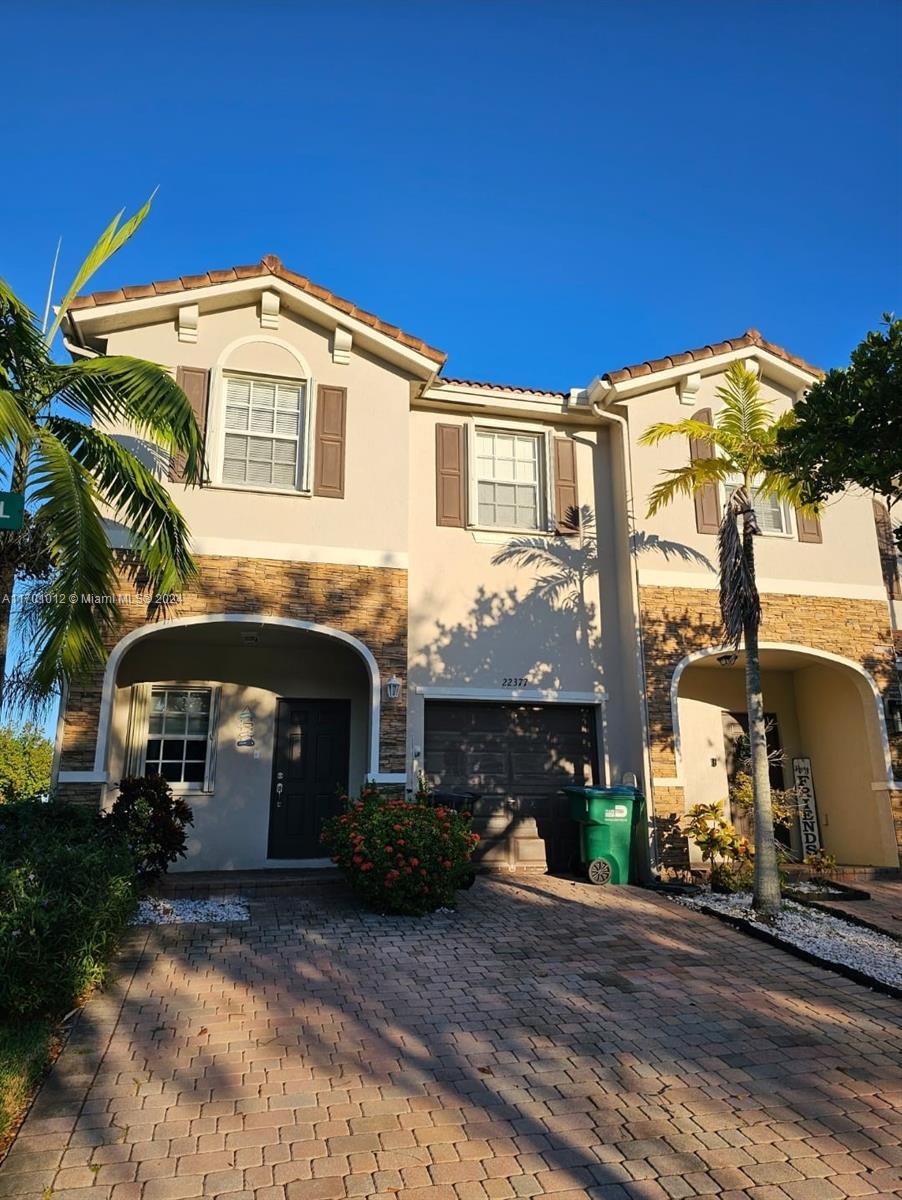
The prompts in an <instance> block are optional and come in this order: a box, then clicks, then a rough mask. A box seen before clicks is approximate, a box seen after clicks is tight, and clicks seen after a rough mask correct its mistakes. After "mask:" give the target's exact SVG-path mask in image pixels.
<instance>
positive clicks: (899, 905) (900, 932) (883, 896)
mask: <svg viewBox="0 0 902 1200" xmlns="http://www.w3.org/2000/svg"><path fill="white" fill-rule="evenodd" d="M858 886H859V887H861V888H862V889H863V890H864V891H866V892H868V893H869V894H870V897H871V898H870V900H824V901H823V903H824V904H826V905H827V906H828V907H829V908H831V909H836V910H838V911H839V912H840V913H841V914H842V913H847V914H848V915H849V916H852V917H860V918H861V919H862V920H863V921H869V922H870V923H871V925H874V926H876V927H877V928H878V929H883V930H885V931H886V932H887V933H889V934H891V935H892V936H893V937H902V883H896V882H890V883H883V882H878V881H871V880H869V881H868V882H867V883H861V884H859V885H858ZM900 953H902V950H900Z"/></svg>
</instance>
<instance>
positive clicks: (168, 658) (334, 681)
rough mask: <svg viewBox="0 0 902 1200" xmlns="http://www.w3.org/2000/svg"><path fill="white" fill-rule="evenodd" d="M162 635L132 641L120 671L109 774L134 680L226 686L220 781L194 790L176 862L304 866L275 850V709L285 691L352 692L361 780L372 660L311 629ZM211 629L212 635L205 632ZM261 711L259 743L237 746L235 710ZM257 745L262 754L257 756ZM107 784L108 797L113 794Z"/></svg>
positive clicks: (317, 695)
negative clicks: (250, 637)
mask: <svg viewBox="0 0 902 1200" xmlns="http://www.w3.org/2000/svg"><path fill="white" fill-rule="evenodd" d="M188 632H191V633H192V634H193V635H194V638H195V641H194V644H193V645H190V644H189V643H188V642H187V641H186V639H185V637H184V636H182V637H179V638H177V639H175V638H173V636H172V634H169V635H167V634H165V633H161V634H155V635H151V636H149V637H148V638H146V639H143V640H142V641H140V642H139V643H137V645H136V646H135V647H134V648H133V649H132V650H130V651H129V652H128V653H127V655H126V656H125V658H124V659H123V661H122V664H121V666H120V669H119V673H118V680H117V683H118V686H117V688H116V692H115V699H114V707H113V714H112V723H111V731H110V751H109V753H110V759H109V762H110V778H111V779H112V780H118V779H119V778H120V777H121V775H122V770H123V762H124V752H125V740H126V734H127V728H128V712H129V703H130V698H131V686H130V685H131V684H133V683H138V682H154V681H157V682H160V681H166V682H169V681H175V680H179V681H185V682H195V683H211V684H214V685H215V684H219V685H221V691H220V713H219V720H218V723H217V727H216V731H215V740H216V765H215V777H214V781H213V790H212V791H211V792H210V793H198V792H190V793H188V794H187V799H188V803H189V804H190V805H191V807H192V809H193V811H194V825H193V826H192V827H191V829H190V831H189V836H188V855H187V858H185V859H181V860H179V862H177V863H175V864H174V865H173V866H172V868H171V870H174V871H202V870H203V871H208V870H234V869H243V870H258V869H262V868H264V867H274V866H292V865H297V863H296V861H295V860H287V859H278V860H274V859H268V858H267V856H266V851H267V837H268V833H269V803H270V788H271V783H272V755H273V745H274V738H275V723H276V708H277V700H278V698H279V697H280V696H284V697H290V698H293V699H349V700H350V701H351V753H350V764H349V782H350V787H351V788H352V789H356V788H357V787H359V785H360V784H361V783H362V782H363V779H364V776H365V773H366V764H367V739H368V735H369V719H370V689H369V680H368V677H367V673H366V668H365V667H364V665H363V662H362V660H359V659H358V657H357V656H356V655H355V653H354V652H353V651H352V650H350V649H348V648H345V647H342V646H340V645H337V644H336V643H334V642H329V644H323V639H317V638H316V637H314V636H313V635H306V636H305V635H303V634H295V635H294V636H293V637H291V636H290V635H289V637H282V636H279V639H278V645H276V646H273V647H265V646H258V647H243V646H242V647H237V648H236V647H234V646H231V647H229V648H228V650H225V649H224V648H223V646H222V645H218V644H216V643H215V641H212V642H205V641H204V640H203V639H204V634H203V633H202V632H200V631H198V630H192V631H187V630H185V631H182V633H183V635H184V634H186V633H188ZM208 636H209V635H208ZM245 707H247V708H250V709H251V710H252V711H253V712H254V714H255V718H256V721H255V730H254V739H255V741H256V743H257V744H256V746H255V747H254V748H253V749H250V748H240V749H239V748H238V746H237V745H236V741H237V739H238V737H239V728H238V714H239V713H240V712H241V710H242V709H243V708H245ZM258 752H259V756H258ZM115 794H116V793H115V788H114V787H110V788H108V789H107V796H106V797H105V803H106V804H107V805H109V804H110V803H112V801H113V799H114V798H115Z"/></svg>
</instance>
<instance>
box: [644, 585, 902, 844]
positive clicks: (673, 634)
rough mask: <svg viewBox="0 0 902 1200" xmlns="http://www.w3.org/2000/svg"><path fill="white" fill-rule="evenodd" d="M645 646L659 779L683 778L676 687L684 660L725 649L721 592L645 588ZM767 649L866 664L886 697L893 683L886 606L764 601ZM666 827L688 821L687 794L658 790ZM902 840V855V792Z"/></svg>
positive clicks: (899, 767)
mask: <svg viewBox="0 0 902 1200" xmlns="http://www.w3.org/2000/svg"><path fill="white" fill-rule="evenodd" d="M639 604H640V608H641V616H642V644H643V650H644V653H645V674H646V695H647V701H648V719H649V742H650V745H649V750H650V755H651V767H652V777H653V778H654V777H657V778H663V779H672V778H673V777H674V776H675V775H676V755H675V751H674V731H673V713H672V709H671V702H670V686H671V681H672V679H673V672H674V670H675V668H676V666H677V664H678V663H679V662H680V660H681V659H683V658H685V657H686V655H687V654H692V653H693V652H695V651H697V650H703V649H707V648H710V647H711V646H717V645H720V644H722V641H723V635H722V631H721V622H720V603H719V596H718V593H717V592H716V591H713V590H705V589H700V588H668V587H640V589H639ZM762 607H763V611H764V620H763V621H762V624H761V633H760V638H761V641H763V642H765V641H766V642H791V643H794V644H796V645H799V646H810V647H811V648H812V649H814V650H825V651H827V652H828V653H830V654H840V655H842V656H843V657H844V658H849V659H852V660H853V661H855V662H858V663H860V664H861V665H862V666H863V667H864V669H865V670H866V671H867V672H868V673H869V674H870V675H871V676H872V677H873V679H874V681H875V682H876V684H877V686H878V687H879V688H880V689H881V691H883V692H886V690H887V689H888V688H889V687H890V685H891V683H892V682H893V675H894V664H893V636H892V633H891V631H890V626H889V615H888V612H887V606H886V604H885V603H882V602H880V601H878V600H847V599H842V598H840V597H835V598H834V597H822V596H788V595H783V594H776V593H770V594H765V595H762ZM890 745H891V750H892V752H893V762H894V764H895V770H896V776H897V778H900V779H902V737H899V736H896V737H891V739H890ZM652 792H653V809H654V814H655V817H656V819H657V821H658V824H659V828H662V829H667V828H670V829H671V831H672V830H674V829H675V828H676V825H677V824H678V823H679V821H680V820H681V818H682V815H683V811H684V796H683V789H682V788H681V787H673V786H664V787H655V786H654V785H652ZM892 802H893V816H894V819H895V825H896V838H897V841H898V843H899V846H900V852H902V793H899V792H896V793H894V794H893V796H892Z"/></svg>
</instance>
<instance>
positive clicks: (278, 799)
mask: <svg viewBox="0 0 902 1200" xmlns="http://www.w3.org/2000/svg"><path fill="white" fill-rule="evenodd" d="M281 807H282V785H281V783H277V784H276V808H281Z"/></svg>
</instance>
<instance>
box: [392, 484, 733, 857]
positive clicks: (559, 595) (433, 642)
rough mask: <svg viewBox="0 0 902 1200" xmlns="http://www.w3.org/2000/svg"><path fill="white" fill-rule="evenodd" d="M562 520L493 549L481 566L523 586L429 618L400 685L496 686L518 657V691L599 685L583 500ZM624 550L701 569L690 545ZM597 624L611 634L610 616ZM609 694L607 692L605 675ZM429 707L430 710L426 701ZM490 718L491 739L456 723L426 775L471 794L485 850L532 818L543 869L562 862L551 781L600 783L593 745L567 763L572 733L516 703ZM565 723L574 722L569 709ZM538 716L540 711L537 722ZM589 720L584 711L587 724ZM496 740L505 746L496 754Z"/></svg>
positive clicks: (644, 544)
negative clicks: (513, 576)
mask: <svg viewBox="0 0 902 1200" xmlns="http://www.w3.org/2000/svg"><path fill="white" fill-rule="evenodd" d="M567 520H568V524H569V525H570V526H571V528H573V530H574V531H575V532H574V533H573V534H571V535H568V536H563V537H562V536H557V537H549V536H547V535H540V534H534V535H526V536H522V537H513V538H511V539H510V541H508V542H507V543H506V544H505V545H503V546H502V547H500V548H499V549H498V550H497V551H496V552H495V554H494V556H493V557H492V559H491V564H492V566H494V567H511V566H512V567H515V568H517V570H518V571H522V572H523V575H524V576H525V577H526V578H528V579H530V582H529V584H528V586H527V588H526V590H525V591H523V592H521V591H520V589H519V588H518V587H517V586H516V585H515V586H511V587H508V588H507V589H505V590H503V591H500V590H496V591H493V590H491V589H489V588H488V587H486V586H484V585H481V586H479V587H478V589H477V590H476V593H475V596H474V598H473V601H472V603H471V604H470V607H469V610H468V611H467V613H466V616H465V617H464V618H463V619H462V620H459V621H458V622H456V623H454V624H449V623H445V622H442V621H441V620H440V619H436V620H435V623H434V626H433V629H434V632H433V634H432V637H431V639H430V641H429V642H428V643H427V644H424V646H423V650H422V652H421V660H420V663H419V664H418V665H417V667H416V668H413V669H412V671H411V676H412V678H411V684H415V683H416V682H417V681H418V680H417V676H419V679H421V680H422V681H423V682H433V681H436V680H442V681H443V682H454V683H457V684H478V683H480V682H482V683H485V682H488V681H495V680H497V681H498V682H500V680H501V678H502V677H503V676H504V675H505V674H508V675H510V676H514V677H516V676H518V675H521V674H523V675H526V674H527V671H526V670H521V669H520V668H519V667H518V666H517V664H518V663H521V662H522V661H523V659H524V657H525V658H526V659H527V660H528V685H527V686H528V687H529V688H530V689H538V690H543V689H547V690H549V691H569V690H580V691H586V692H589V691H595V690H596V689H599V685H600V684H602V683H604V682H605V658H604V656H603V654H602V641H603V637H604V635H605V629H606V620H605V614H604V613H603V612H602V611H601V604H602V601H601V593H600V589H599V586H598V578H599V574H600V570H601V562H600V552H599V541H598V536H597V530H596V523H595V514H594V512H593V510H592V508H591V507H590V506H588V505H585V506H582V507H581V508H579V509H578V510H577V509H572V510H571V511H570V512H569V513H568V514H567ZM633 548H634V549H635V550H636V552H637V553H643V552H652V551H655V552H658V553H663V554H666V555H667V556H672V557H677V558H680V559H682V560H683V561H698V562H701V563H702V564H703V565H705V566H707V567H710V565H711V564H710V563H709V562H708V560H707V559H705V558H704V556H703V555H699V554H698V553H697V552H696V551H694V550H692V549H691V548H690V547H687V546H683V545H682V544H680V543H674V542H666V541H663V540H662V539H660V538H657V537H650V536H648V535H645V534H636V535H634V536H633ZM530 577H531V578H530ZM607 625H608V626H609V627H610V628H613V629H615V630H616V628H617V623H616V620H615V619H614V617H613V616H609V617H608V622H607ZM615 636H616V635H615ZM609 690H610V692H611V694H612V695H616V694H617V692H618V691H619V689H618V688H617V687H616V681H613V682H612V684H611V686H610V689H609ZM430 707H431V709H432V710H433V711H435V710H436V708H437V706H436V703H435V702H433V703H432V704H431V706H430ZM571 714H572V710H571ZM427 719H428V718H427ZM491 719H492V720H493V721H494V720H497V721H498V723H499V724H498V728H497V729H496V730H494V731H493V732H494V733H495V737H494V739H492V738H491V737H490V736H487V737H483V736H478V734H479V731H475V733H476V736H474V735H473V732H471V731H469V730H463V731H462V733H461V736H460V739H459V742H458V752H457V754H456V755H452V754H451V753H450V752H449V754H448V755H447V756H446V760H445V763H444V764H443V765H444V766H445V769H444V770H443V771H437V770H434V769H433V770H432V771H431V778H432V780H433V782H435V783H437V784H438V785H439V786H441V787H444V788H447V789H449V790H460V789H463V788H466V789H468V790H470V789H471V790H473V791H476V792H480V793H482V795H483V799H482V800H481V801H480V802H478V803H477V805H476V812H477V815H478V818H479V822H478V825H479V826H480V827H481V828H480V832H481V833H482V834H483V842H482V852H483V854H484V856H485V857H486V858H491V857H493V856H498V857H501V856H502V855H503V851H504V847H505V845H508V846H509V845H510V844H511V842H512V840H516V839H518V838H527V837H529V836H530V835H531V830H533V826H532V822H533V821H535V827H537V830H538V835H539V837H540V839H541V840H542V841H544V843H545V847H546V852H547V858H548V863H549V866H550V867H552V869H560V868H564V867H569V866H571V865H572V864H573V860H574V856H575V853H576V850H577V846H576V836H575V827H573V826H572V825H571V823H570V821H569V817H568V815H567V810H566V802H565V800H564V798H563V796H562V794H561V793H560V788H561V787H562V786H564V785H565V784H566V783H569V782H573V779H574V776H576V778H577V779H579V780H580V781H585V782H587V783H588V782H594V783H596V784H597V783H602V782H604V780H603V779H602V778H599V777H597V776H595V773H594V771H593V770H592V765H593V759H596V760H597V758H598V755H597V754H596V753H595V752H594V750H595V748H593V749H590V750H589V752H588V754H586V760H585V761H586V765H585V766H584V765H583V764H582V763H581V762H580V761H578V756H577V761H575V756H574V753H573V749H574V737H573V733H572V731H571V732H570V734H569V740H568V734H567V732H566V731H564V730H550V729H549V728H548V727H547V725H546V726H545V727H544V728H541V729H538V728H537V726H536V725H535V724H534V723H533V724H531V723H530V719H529V716H528V711H527V706H526V705H524V704H523V702H522V701H521V702H520V703H519V705H517V707H514V705H511V706H510V708H509V711H508V712H507V714H506V716H505V717H504V721H503V728H502V718H501V716H498V715H496V714H493V716H492V718H491ZM569 719H570V721H571V722H572V723H573V724H574V725H575V723H576V721H575V718H574V717H573V715H571V716H570V718H569ZM485 720H489V718H488V717H486V718H485ZM549 720H551V718H550V716H549V715H546V717H545V721H546V722H547V721H549ZM594 721H595V717H594V713H592V717H591V724H592V725H593V732H594ZM498 735H500V736H498ZM502 741H503V742H504V743H505V744H506V746H507V750H506V753H505V754H504V755H503V756H502V754H501V753H500V752H499V744H500V743H501V742H502ZM448 743H449V745H450V743H451V733H450V731H449V732H448ZM597 749H600V747H599V748H597ZM502 760H503V761H502ZM532 836H534V832H533V833H532Z"/></svg>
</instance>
